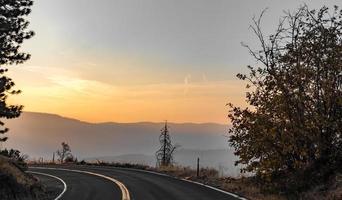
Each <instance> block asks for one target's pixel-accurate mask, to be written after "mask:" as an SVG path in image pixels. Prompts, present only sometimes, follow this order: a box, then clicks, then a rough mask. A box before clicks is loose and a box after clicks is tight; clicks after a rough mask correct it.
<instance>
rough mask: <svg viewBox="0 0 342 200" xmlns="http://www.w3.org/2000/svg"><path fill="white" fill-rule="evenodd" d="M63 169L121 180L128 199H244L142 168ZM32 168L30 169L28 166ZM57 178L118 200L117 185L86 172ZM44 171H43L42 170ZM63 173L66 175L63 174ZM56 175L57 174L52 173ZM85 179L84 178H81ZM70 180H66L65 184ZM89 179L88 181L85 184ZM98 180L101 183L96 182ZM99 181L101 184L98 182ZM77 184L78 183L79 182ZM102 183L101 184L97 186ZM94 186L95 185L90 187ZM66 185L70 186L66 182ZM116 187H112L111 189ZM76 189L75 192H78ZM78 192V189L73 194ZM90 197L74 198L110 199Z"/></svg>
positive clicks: (58, 172)
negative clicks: (63, 178) (114, 185)
mask: <svg viewBox="0 0 342 200" xmlns="http://www.w3.org/2000/svg"><path fill="white" fill-rule="evenodd" d="M63 168H69V169H73V170H82V171H88V172H93V173H97V174H101V175H104V176H107V177H112V178H114V179H116V180H119V181H120V182H121V183H123V184H124V185H125V186H126V188H127V189H128V191H129V194H130V199H131V200H241V199H243V198H239V197H236V196H234V195H230V194H228V193H223V192H220V191H217V190H214V189H212V188H208V187H205V186H202V185H199V184H194V183H190V182H186V181H183V180H178V179H175V178H172V177H168V176H161V175H158V174H153V173H147V172H145V171H139V170H131V169H121V168H113V167H95V166H68V167H66V166H63ZM30 170H32V169H30ZM52 171H53V172H54V173H57V175H58V176H59V177H61V178H62V177H66V180H65V181H66V182H67V184H71V185H72V186H73V187H74V188H75V187H77V188H83V187H86V188H87V189H86V188H84V189H79V190H82V191H85V190H89V189H91V190H92V192H91V193H92V194H93V195H96V194H99V193H100V194H101V195H102V194H103V193H104V192H107V193H112V195H114V196H116V197H114V198H111V199H120V197H119V198H118V197H117V195H118V194H117V193H118V192H120V190H119V189H118V187H116V188H114V187H113V186H112V185H110V186H109V185H108V184H104V183H103V182H102V181H104V180H101V181H100V180H99V179H98V177H89V175H86V177H87V178H85V177H84V176H85V175H76V174H75V173H71V174H72V175H73V176H74V177H73V178H67V177H68V176H69V175H70V174H69V173H70V172H66V171H64V172H63V171H55V170H52ZM43 172H46V171H43ZM64 173H66V174H64ZM52 175H56V174H52ZM78 176H82V180H78ZM84 178H85V179H84ZM68 182H69V183H68ZM88 182H89V183H88ZM99 182H100V183H99ZM101 182H102V183H101ZM78 184H80V185H78ZM98 184H101V185H98ZM90 186H94V187H95V188H90ZM68 188H69V185H68ZM114 189H115V190H114ZM79 190H78V191H79ZM72 194H73V195H77V191H74V192H73V193H72ZM86 197H89V198H77V199H109V198H97V197H96V196H87V195H86ZM62 199H65V200H69V199H70V200H71V199H76V198H71V194H68V191H67V192H66V193H65V196H64V197H63V198H62Z"/></svg>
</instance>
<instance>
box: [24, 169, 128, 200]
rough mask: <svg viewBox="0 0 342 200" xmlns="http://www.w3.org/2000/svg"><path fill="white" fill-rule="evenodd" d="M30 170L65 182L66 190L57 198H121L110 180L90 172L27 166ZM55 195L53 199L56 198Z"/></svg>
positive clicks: (72, 199)
mask: <svg viewBox="0 0 342 200" xmlns="http://www.w3.org/2000/svg"><path fill="white" fill-rule="evenodd" d="M29 170H30V171H32V172H38V173H42V174H49V175H52V176H55V177H58V178H60V179H61V180H63V182H65V184H66V188H67V189H66V191H65V192H64V193H63V194H62V195H61V197H59V198H58V199H59V200H75V199H78V200H97V199H101V200H113V199H117V200H120V199H122V192H121V190H120V188H119V187H118V186H117V185H116V184H115V183H113V182H112V181H110V180H108V179H106V178H103V177H99V176H96V175H92V174H87V173H82V172H76V171H66V170H59V169H48V168H46V169H42V168H29ZM56 198H57V197H55V198H54V199H56Z"/></svg>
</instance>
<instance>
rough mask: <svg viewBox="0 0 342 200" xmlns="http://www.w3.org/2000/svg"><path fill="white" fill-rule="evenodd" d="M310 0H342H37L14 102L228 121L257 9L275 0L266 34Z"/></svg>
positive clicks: (326, 0)
mask: <svg viewBox="0 0 342 200" xmlns="http://www.w3.org/2000/svg"><path fill="white" fill-rule="evenodd" d="M304 3H305V4H307V5H308V6H309V7H310V8H320V7H321V6H322V5H327V6H332V5H340V4H341V1H340V0H311V1H309V0H307V1H298V0H287V1H283V0H182V1H181V0H129V1H128V0H98V1H94V0H72V1H70V0H58V1H56V0H35V1H34V6H33V8H32V9H33V10H32V14H31V15H30V16H29V20H30V22H31V24H30V26H29V28H30V29H31V30H34V31H35V33H36V35H35V36H34V37H33V38H32V39H30V40H28V41H25V44H24V45H23V50H24V51H26V52H29V53H31V54H32V58H31V60H29V61H28V62H26V63H25V64H21V65H18V66H10V67H9V76H10V77H11V78H12V79H13V80H14V81H15V82H16V87H17V88H18V89H21V90H22V91H23V93H22V94H20V95H17V96H13V97H11V98H10V101H11V103H15V104H23V105H24V106H25V109H24V110H25V111H34V112H45V113H54V114H59V115H63V116H66V117H71V118H76V119H80V120H83V121H89V122H107V121H114V122H141V121H152V122H160V121H164V120H169V121H172V122H195V123H203V122H215V123H229V122H228V119H227V114H228V107H227V106H226V104H227V103H229V102H231V103H233V104H235V105H237V106H246V103H245V101H244V97H245V92H246V89H245V87H244V86H245V83H244V82H243V81H240V80H238V79H237V78H236V76H235V75H236V74H237V73H239V72H242V73H245V72H247V69H246V66H247V65H256V64H257V63H256V62H255V60H253V59H252V57H251V56H250V55H249V53H248V51H247V49H246V48H244V47H242V46H241V42H244V43H247V44H249V45H251V46H252V47H255V48H257V45H258V42H257V39H256V37H255V36H254V35H253V33H252V31H251V29H250V28H249V26H250V24H251V22H252V18H253V16H258V15H259V14H260V13H261V11H262V10H263V9H265V8H267V12H266V14H265V16H264V19H263V25H262V26H263V29H264V32H265V33H266V35H267V34H270V33H272V32H273V31H274V30H275V28H276V25H277V24H278V22H279V18H280V17H281V16H283V15H284V12H283V11H286V10H292V11H294V10H295V9H296V8H298V7H299V6H300V5H301V4H304Z"/></svg>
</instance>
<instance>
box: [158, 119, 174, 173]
mask: <svg viewBox="0 0 342 200" xmlns="http://www.w3.org/2000/svg"><path fill="white" fill-rule="evenodd" d="M159 142H160V149H159V150H158V151H157V152H156V158H157V166H159V167H160V166H161V167H163V166H164V167H165V166H169V165H172V164H173V153H174V151H175V150H176V148H177V146H174V145H173V144H172V142H171V138H170V134H169V130H168V126H167V122H165V126H164V128H163V129H162V130H161V134H160V136H159Z"/></svg>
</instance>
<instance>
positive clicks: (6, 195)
mask: <svg viewBox="0 0 342 200" xmlns="http://www.w3.org/2000/svg"><path fill="white" fill-rule="evenodd" d="M45 198H46V195H45V193H44V191H43V189H42V187H41V186H40V184H39V181H38V180H37V179H35V178H33V177H32V176H31V175H29V174H27V173H25V172H23V171H22V170H21V169H20V168H18V167H17V166H16V165H15V164H14V163H13V161H11V160H10V159H8V158H6V157H4V156H0V199H2V200H6V199H45Z"/></svg>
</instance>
